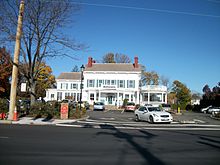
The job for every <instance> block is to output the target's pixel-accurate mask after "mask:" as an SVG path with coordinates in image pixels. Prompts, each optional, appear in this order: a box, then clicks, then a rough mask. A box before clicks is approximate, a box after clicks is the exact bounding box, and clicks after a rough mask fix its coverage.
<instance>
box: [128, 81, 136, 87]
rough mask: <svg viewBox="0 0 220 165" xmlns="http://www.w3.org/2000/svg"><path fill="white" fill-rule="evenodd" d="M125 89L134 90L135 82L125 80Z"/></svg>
mask: <svg viewBox="0 0 220 165" xmlns="http://www.w3.org/2000/svg"><path fill="white" fill-rule="evenodd" d="M127 88H135V81H134V80H127Z"/></svg>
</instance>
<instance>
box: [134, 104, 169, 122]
mask: <svg viewBox="0 0 220 165" xmlns="http://www.w3.org/2000/svg"><path fill="white" fill-rule="evenodd" d="M134 114H135V119H136V121H140V120H144V121H148V122H150V123H156V122H158V123H160V122H163V123H164V122H166V123H171V122H172V121H173V117H172V115H171V114H170V113H168V112H165V111H161V110H160V108H159V107H140V108H139V109H137V110H135V112H134Z"/></svg>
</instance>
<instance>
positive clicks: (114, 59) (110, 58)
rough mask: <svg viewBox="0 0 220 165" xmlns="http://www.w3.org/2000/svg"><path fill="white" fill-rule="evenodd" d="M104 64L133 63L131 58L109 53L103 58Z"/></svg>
mask: <svg viewBox="0 0 220 165" xmlns="http://www.w3.org/2000/svg"><path fill="white" fill-rule="evenodd" d="M102 62H103V63H131V60H130V58H129V57H128V56H127V55H124V54H120V53H116V54H114V53H107V54H106V55H104V56H103V57H102Z"/></svg>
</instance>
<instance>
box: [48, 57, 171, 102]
mask: <svg viewBox="0 0 220 165" xmlns="http://www.w3.org/2000/svg"><path fill="white" fill-rule="evenodd" d="M140 81H141V65H140V64H138V57H135V58H134V64H131V63H95V62H94V61H93V59H92V58H91V57H89V58H88V64H87V65H86V66H85V69H84V71H83V79H82V84H83V85H82V101H87V102H89V104H93V102H97V101H101V102H103V103H105V105H117V106H121V105H122V103H123V100H124V99H128V100H129V101H131V102H135V103H136V104H146V103H147V104H153V105H159V104H162V103H167V88H166V87H165V86H158V85H157V86H155V85H147V86H140ZM56 82H57V88H56V89H47V91H46V97H45V98H44V99H45V100H46V101H49V100H58V101H61V100H63V99H71V100H74V101H79V100H80V93H81V89H80V84H81V72H68V73H61V74H60V75H59V76H58V78H57V79H56Z"/></svg>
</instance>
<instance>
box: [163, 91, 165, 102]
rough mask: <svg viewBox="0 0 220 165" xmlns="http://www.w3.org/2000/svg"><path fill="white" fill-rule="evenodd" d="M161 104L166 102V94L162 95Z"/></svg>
mask: <svg viewBox="0 0 220 165" xmlns="http://www.w3.org/2000/svg"><path fill="white" fill-rule="evenodd" d="M163 102H166V94H165V93H164V94H163Z"/></svg>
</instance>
